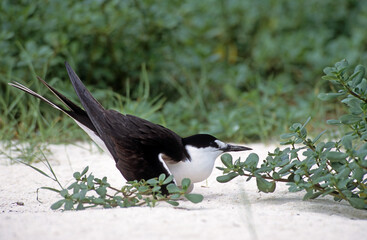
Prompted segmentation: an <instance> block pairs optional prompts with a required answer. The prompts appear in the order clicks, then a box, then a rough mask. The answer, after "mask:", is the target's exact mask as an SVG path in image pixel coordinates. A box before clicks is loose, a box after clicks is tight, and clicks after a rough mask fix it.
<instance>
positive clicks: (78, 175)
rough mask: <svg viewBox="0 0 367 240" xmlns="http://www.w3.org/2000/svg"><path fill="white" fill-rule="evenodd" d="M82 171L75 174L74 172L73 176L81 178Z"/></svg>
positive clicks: (77, 178)
mask: <svg viewBox="0 0 367 240" xmlns="http://www.w3.org/2000/svg"><path fill="white" fill-rule="evenodd" d="M80 176H81V175H80V172H75V173H74V174H73V177H74V178H75V179H76V180H79V179H80Z"/></svg>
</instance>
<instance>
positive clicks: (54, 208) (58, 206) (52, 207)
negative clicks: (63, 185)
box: [51, 199, 65, 210]
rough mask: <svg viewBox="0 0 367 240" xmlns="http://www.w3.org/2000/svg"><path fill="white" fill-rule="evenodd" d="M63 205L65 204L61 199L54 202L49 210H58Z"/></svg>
mask: <svg viewBox="0 0 367 240" xmlns="http://www.w3.org/2000/svg"><path fill="white" fill-rule="evenodd" d="M64 203H65V199H61V200H59V201H57V202H55V203H54V204H52V205H51V209H52V210H56V209H59V208H60V207H61V206H62V205H63V204H64Z"/></svg>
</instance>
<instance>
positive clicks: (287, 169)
mask: <svg viewBox="0 0 367 240" xmlns="http://www.w3.org/2000/svg"><path fill="white" fill-rule="evenodd" d="M294 165H296V163H295V162H291V163H289V164H287V165H285V166H284V167H283V168H282V169H280V170H279V172H278V173H279V174H284V173H287V172H288V171H289V170H290V169H291V168H292V167H293V166H294Z"/></svg>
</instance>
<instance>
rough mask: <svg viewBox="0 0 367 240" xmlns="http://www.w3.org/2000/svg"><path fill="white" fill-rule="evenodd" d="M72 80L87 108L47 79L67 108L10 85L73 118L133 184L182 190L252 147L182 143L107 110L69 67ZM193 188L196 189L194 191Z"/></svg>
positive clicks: (196, 139) (200, 138)
mask: <svg viewBox="0 0 367 240" xmlns="http://www.w3.org/2000/svg"><path fill="white" fill-rule="evenodd" d="M65 66H66V69H67V72H68V75H69V78H70V80H71V82H72V84H73V87H74V89H75V92H76V94H77V95H78V97H79V99H80V101H81V104H82V106H83V108H84V110H83V109H82V108H80V107H79V106H77V105H76V104H75V103H73V102H72V101H71V100H69V99H68V98H66V97H65V96H64V95H62V94H61V93H60V92H58V91H57V90H56V89H55V88H53V87H52V86H50V85H49V84H48V83H46V82H45V81H44V80H42V79H41V78H39V77H38V79H39V80H40V81H41V82H42V83H43V84H44V85H45V86H46V87H47V88H48V89H49V90H50V91H51V92H52V93H53V94H54V95H56V97H58V99H59V100H60V101H61V102H62V103H63V104H64V105H65V106H66V107H67V108H64V107H63V106H61V105H58V104H56V103H54V102H51V101H50V100H48V99H46V98H44V97H43V96H41V95H39V94H38V93H36V92H34V91H32V90H31V89H29V88H27V87H25V86H23V85H22V84H20V83H18V82H13V83H9V85H11V86H13V87H16V88H18V89H20V90H22V91H24V92H26V93H28V94H31V95H33V96H35V97H37V98H39V99H41V100H42V101H45V102H46V103H48V104H49V105H51V106H52V107H54V108H56V109H58V110H60V111H62V112H63V113H65V114H66V115H68V116H69V117H71V118H72V119H73V120H74V121H75V122H76V123H77V124H78V125H79V126H80V127H81V128H82V129H83V130H84V131H85V132H86V133H87V134H88V135H89V137H90V138H91V139H92V140H93V141H94V142H95V143H96V144H97V145H98V146H99V147H101V148H102V149H103V150H104V151H105V152H107V153H108V154H109V155H110V156H111V157H112V158H113V159H114V160H115V162H116V167H117V168H118V170H119V171H120V172H121V174H122V175H123V177H124V178H125V179H126V180H127V181H131V180H140V179H146V180H147V179H150V178H154V177H158V176H159V175H160V174H161V173H164V174H166V176H168V175H173V177H174V182H175V184H176V185H178V186H180V184H181V181H182V179H184V178H190V179H191V181H192V183H195V182H201V181H204V180H205V179H207V178H208V177H209V175H210V174H211V172H212V170H213V167H214V162H215V159H216V158H217V157H218V156H219V155H220V154H222V153H224V152H232V151H245V150H251V148H248V147H243V146H236V145H231V144H228V143H224V142H222V141H220V140H218V139H217V138H215V137H213V136H211V135H208V134H197V135H193V136H190V137H186V138H181V137H180V136H179V135H177V134H176V133H174V132H173V131H171V130H169V129H167V128H165V127H163V126H161V125H157V124H154V123H151V122H149V121H147V120H144V119H141V118H139V117H136V116H132V115H127V114H126V115H124V114H121V113H119V112H117V111H114V110H106V109H104V108H103V107H102V105H101V104H100V103H99V102H98V101H97V100H96V99H95V98H94V97H93V96H92V94H91V93H90V92H89V91H88V90H87V89H86V87H85V86H84V85H83V83H82V82H81V80H80V79H79V77H78V76H77V75H76V73H75V72H74V71H73V69H72V68H71V67H70V65H69V64H68V63H67V62H66V63H65ZM192 188H193V185H192V186H190V191H191V190H192Z"/></svg>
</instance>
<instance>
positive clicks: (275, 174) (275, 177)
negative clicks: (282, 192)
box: [273, 172, 280, 180]
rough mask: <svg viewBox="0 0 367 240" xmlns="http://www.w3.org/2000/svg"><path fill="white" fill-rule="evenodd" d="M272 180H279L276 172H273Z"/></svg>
mask: <svg viewBox="0 0 367 240" xmlns="http://www.w3.org/2000/svg"><path fill="white" fill-rule="evenodd" d="M273 178H274V179H275V180H278V179H280V175H279V173H277V172H273Z"/></svg>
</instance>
